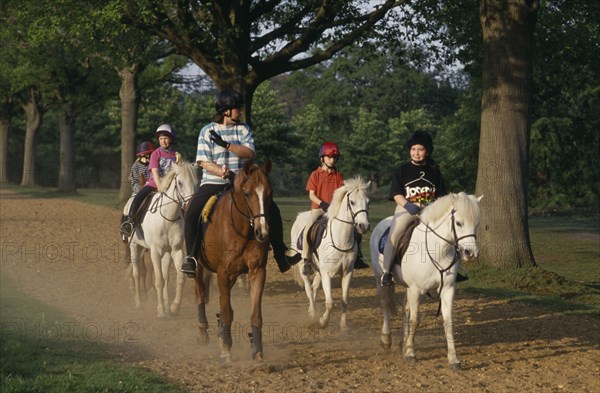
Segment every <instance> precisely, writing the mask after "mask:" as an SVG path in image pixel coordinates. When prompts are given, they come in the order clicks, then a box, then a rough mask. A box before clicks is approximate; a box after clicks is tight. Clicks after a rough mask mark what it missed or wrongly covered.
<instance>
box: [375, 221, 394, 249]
mask: <svg viewBox="0 0 600 393" xmlns="http://www.w3.org/2000/svg"><path fill="white" fill-rule="evenodd" d="M390 228H391V226H389V227H387V228H386V230H385V231H384V232H383V234H382V235H381V237H380V238H379V247H377V250H378V251H379V253H380V254H383V249H384V248H385V243H386V242H387V239H388V237H389V236H390Z"/></svg>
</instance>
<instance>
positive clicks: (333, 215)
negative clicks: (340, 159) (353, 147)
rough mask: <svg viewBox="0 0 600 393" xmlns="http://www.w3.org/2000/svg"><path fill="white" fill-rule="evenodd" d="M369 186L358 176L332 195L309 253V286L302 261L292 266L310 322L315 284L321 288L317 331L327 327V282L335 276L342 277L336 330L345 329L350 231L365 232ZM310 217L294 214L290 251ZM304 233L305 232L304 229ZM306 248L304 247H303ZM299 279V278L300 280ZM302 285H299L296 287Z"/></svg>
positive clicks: (353, 248) (352, 255)
mask: <svg viewBox="0 0 600 393" xmlns="http://www.w3.org/2000/svg"><path fill="white" fill-rule="evenodd" d="M370 187H371V182H370V181H369V182H365V181H364V180H363V179H362V178H361V177H360V176H357V177H355V178H352V179H350V180H346V181H345V182H344V185H342V186H341V187H340V188H338V189H337V190H336V191H335V192H334V194H333V200H332V201H331V206H329V209H328V210H327V213H326V215H325V217H326V218H327V225H326V228H325V231H324V233H323V236H322V239H321V243H320V245H319V247H318V248H317V250H316V253H313V262H314V265H316V267H317V269H316V270H317V271H316V272H315V276H314V278H313V281H312V285H311V283H310V277H308V276H305V275H303V274H301V272H302V269H303V267H304V261H301V262H300V263H298V264H297V265H296V266H295V268H294V269H295V270H294V275H295V277H296V280H297V281H298V282H299V283H300V281H301V280H302V281H303V283H304V289H305V291H306V296H307V297H308V301H309V306H308V314H309V316H310V317H311V319H314V318H315V316H316V310H315V298H316V295H317V289H318V287H319V284H321V281H322V286H323V292H324V293H325V308H326V309H325V313H324V314H323V316H322V317H321V319H320V320H319V325H320V326H321V327H326V326H327V324H328V323H329V317H330V314H331V310H332V308H333V298H332V295H331V279H332V278H333V277H335V276H336V275H338V274H339V275H341V276H342V300H341V309H342V317H341V320H340V328H341V329H344V330H345V329H348V326H347V323H346V314H347V310H348V290H349V288H350V280H351V279H352V273H353V271H354V260H355V259H356V255H357V253H358V245H357V243H356V241H355V239H354V231H357V232H358V233H360V234H363V233H365V232H366V231H368V230H369V216H368V215H369V198H368V191H369V189H370ZM309 216H310V211H305V212H301V213H299V214H298V217H297V218H296V221H295V222H294V225H293V227H292V232H291V239H292V243H294V244H292V247H291V248H294V249H297V247H296V245H297V242H298V239H299V238H300V237H301V234H302V230H303V229H304V227H305V225H306V222H307V221H308V219H309ZM305 230H308V228H306V229H305ZM303 247H307V245H306V244H305V245H303ZM299 276H301V277H302V279H301V280H300V278H299ZM300 285H302V283H300Z"/></svg>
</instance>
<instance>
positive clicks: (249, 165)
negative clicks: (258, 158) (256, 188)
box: [244, 160, 253, 173]
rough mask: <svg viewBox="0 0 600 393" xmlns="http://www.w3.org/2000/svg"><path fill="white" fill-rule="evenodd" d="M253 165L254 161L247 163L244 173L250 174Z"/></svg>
mask: <svg viewBox="0 0 600 393" xmlns="http://www.w3.org/2000/svg"><path fill="white" fill-rule="evenodd" d="M252 165H253V163H252V160H248V161H246V163H245V164H244V173H248V171H249V170H250V167H251V166H252Z"/></svg>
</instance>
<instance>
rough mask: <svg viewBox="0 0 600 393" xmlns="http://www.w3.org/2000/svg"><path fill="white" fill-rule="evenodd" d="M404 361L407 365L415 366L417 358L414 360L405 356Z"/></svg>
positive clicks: (412, 357)
mask: <svg viewBox="0 0 600 393" xmlns="http://www.w3.org/2000/svg"><path fill="white" fill-rule="evenodd" d="M404 361H405V362H406V363H408V364H415V363H417V358H415V357H414V356H405V357H404Z"/></svg>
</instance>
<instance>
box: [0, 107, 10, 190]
mask: <svg viewBox="0 0 600 393" xmlns="http://www.w3.org/2000/svg"><path fill="white" fill-rule="evenodd" d="M0 105H1V108H0V183H8V179H9V177H8V171H9V169H10V167H11V165H10V163H9V162H8V132H9V129H10V121H11V118H12V100H11V99H10V98H8V97H3V98H2V103H0Z"/></svg>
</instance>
